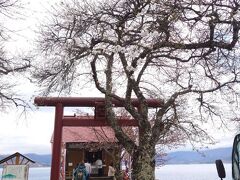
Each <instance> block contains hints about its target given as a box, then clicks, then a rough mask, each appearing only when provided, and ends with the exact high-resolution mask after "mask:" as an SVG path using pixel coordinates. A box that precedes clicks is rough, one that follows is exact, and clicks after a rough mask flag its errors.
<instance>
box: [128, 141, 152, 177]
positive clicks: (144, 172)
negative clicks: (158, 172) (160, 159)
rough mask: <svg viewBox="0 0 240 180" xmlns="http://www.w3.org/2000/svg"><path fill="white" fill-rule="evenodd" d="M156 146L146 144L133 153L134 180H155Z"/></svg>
mask: <svg viewBox="0 0 240 180" xmlns="http://www.w3.org/2000/svg"><path fill="white" fill-rule="evenodd" d="M154 158H155V146H154V145H149V144H147V143H146V144H144V145H143V146H139V147H138V149H137V150H136V151H134V153H133V163H132V168H133V171H132V180H154V179H155V159H154Z"/></svg>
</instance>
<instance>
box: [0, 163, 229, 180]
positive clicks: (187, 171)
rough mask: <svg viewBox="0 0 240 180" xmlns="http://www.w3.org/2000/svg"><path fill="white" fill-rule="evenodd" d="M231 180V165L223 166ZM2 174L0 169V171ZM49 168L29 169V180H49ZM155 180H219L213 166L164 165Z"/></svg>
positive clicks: (227, 179) (158, 169)
mask: <svg viewBox="0 0 240 180" xmlns="http://www.w3.org/2000/svg"><path fill="white" fill-rule="evenodd" d="M224 166H225V170H226V175H227V177H226V179H224V180H231V179H232V178H231V164H224ZM0 173H1V174H2V169H0ZM49 179H50V168H30V171H29V180H49ZM156 180H219V178H218V175H217V170H216V166H215V164H189V165H185V164H184V165H165V166H162V167H157V168H156Z"/></svg>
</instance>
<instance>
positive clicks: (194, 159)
mask: <svg viewBox="0 0 240 180" xmlns="http://www.w3.org/2000/svg"><path fill="white" fill-rule="evenodd" d="M231 156H232V147H226V148H216V149H209V150H203V151H175V152H170V153H168V154H167V155H166V156H165V157H163V158H162V159H163V161H164V164H203V163H206V164H208V163H215V161H216V160H217V159H221V160H222V161H223V162H224V163H231ZM162 159H161V157H160V156H159V155H157V156H156V165H160V164H161V161H162Z"/></svg>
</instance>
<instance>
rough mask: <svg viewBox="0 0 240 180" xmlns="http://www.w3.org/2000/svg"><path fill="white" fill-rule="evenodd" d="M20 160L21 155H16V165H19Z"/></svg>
mask: <svg viewBox="0 0 240 180" xmlns="http://www.w3.org/2000/svg"><path fill="white" fill-rule="evenodd" d="M19 160H20V155H19V154H17V155H16V165H19Z"/></svg>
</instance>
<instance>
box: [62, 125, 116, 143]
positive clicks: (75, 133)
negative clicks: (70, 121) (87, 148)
mask: <svg viewBox="0 0 240 180" xmlns="http://www.w3.org/2000/svg"><path fill="white" fill-rule="evenodd" d="M62 142H63V143H67V142H117V139H116V138H115V134H114V132H113V130H112V129H111V128H110V127H63V133H62Z"/></svg>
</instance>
